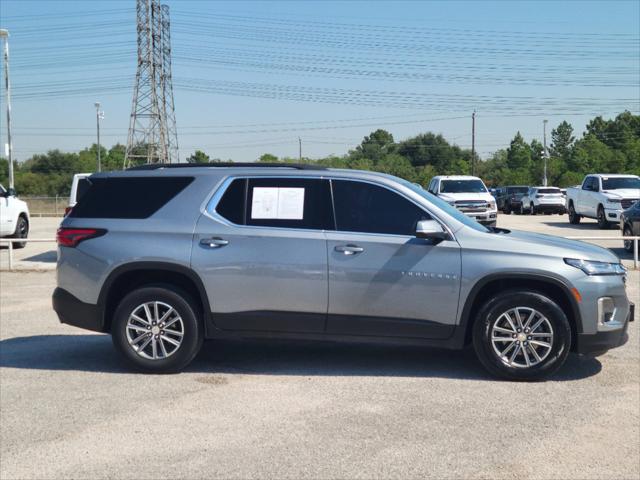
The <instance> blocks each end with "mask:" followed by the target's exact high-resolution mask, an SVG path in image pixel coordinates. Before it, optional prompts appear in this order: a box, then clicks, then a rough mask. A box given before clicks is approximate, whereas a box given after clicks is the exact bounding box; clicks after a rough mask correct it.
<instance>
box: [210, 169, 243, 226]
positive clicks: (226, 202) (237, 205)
mask: <svg viewBox="0 0 640 480" xmlns="http://www.w3.org/2000/svg"><path fill="white" fill-rule="evenodd" d="M246 188H247V180H245V179H244V178H242V179H237V180H234V181H233V182H231V185H229V187H228V188H227V190H226V191H225V192H224V195H223V196H222V198H221V199H220V202H219V203H218V206H217V207H216V212H218V214H219V215H222V216H223V217H224V218H226V219H227V220H229V221H230V222H233V223H236V224H238V225H244V223H245V219H244V212H245V209H244V200H245V195H246Z"/></svg>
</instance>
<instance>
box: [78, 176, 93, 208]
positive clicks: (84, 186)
mask: <svg viewBox="0 0 640 480" xmlns="http://www.w3.org/2000/svg"><path fill="white" fill-rule="evenodd" d="M90 186H91V182H90V181H89V179H88V178H80V179H79V180H78V186H77V188H76V202H77V201H78V200H80V199H81V198H82V197H84V194H85V193H87V190H89V187H90Z"/></svg>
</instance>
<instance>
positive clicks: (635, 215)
mask: <svg viewBox="0 0 640 480" xmlns="http://www.w3.org/2000/svg"><path fill="white" fill-rule="evenodd" d="M620 231H621V232H622V235H623V236H624V237H638V236H640V201H637V202H636V203H634V204H633V205H632V206H631V207H629V208H627V209H626V210H625V211H624V212H622V215H620ZM639 245H640V242H639ZM624 249H625V250H626V251H627V252H633V241H632V240H625V241H624Z"/></svg>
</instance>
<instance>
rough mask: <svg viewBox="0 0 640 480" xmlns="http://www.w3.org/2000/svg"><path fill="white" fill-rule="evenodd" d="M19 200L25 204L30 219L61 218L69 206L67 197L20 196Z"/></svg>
mask: <svg viewBox="0 0 640 480" xmlns="http://www.w3.org/2000/svg"><path fill="white" fill-rule="evenodd" d="M20 200H24V201H25V202H27V205H28V206H29V214H30V215H31V216H32V217H62V216H63V215H64V209H65V208H67V206H68V205H69V197H59V196H55V197H25V196H20Z"/></svg>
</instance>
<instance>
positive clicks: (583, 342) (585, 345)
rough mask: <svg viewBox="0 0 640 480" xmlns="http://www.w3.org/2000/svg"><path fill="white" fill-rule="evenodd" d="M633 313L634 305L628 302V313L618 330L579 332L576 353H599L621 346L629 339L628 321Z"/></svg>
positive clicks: (632, 318) (632, 317) (631, 318)
mask: <svg viewBox="0 0 640 480" xmlns="http://www.w3.org/2000/svg"><path fill="white" fill-rule="evenodd" d="M634 315H635V305H634V304H633V303H632V304H630V308H629V315H628V316H627V321H626V322H625V324H624V327H623V328H621V329H619V330H612V331H608V332H607V331H605V332H598V333H595V334H590V335H589V334H584V333H579V334H578V339H577V348H576V352H577V353H582V354H585V355H601V354H603V353H605V352H606V351H608V350H611V349H612V348H616V347H621V346H622V345H624V344H625V343H627V340H629V334H628V333H627V329H628V327H629V322H633V320H634Z"/></svg>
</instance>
